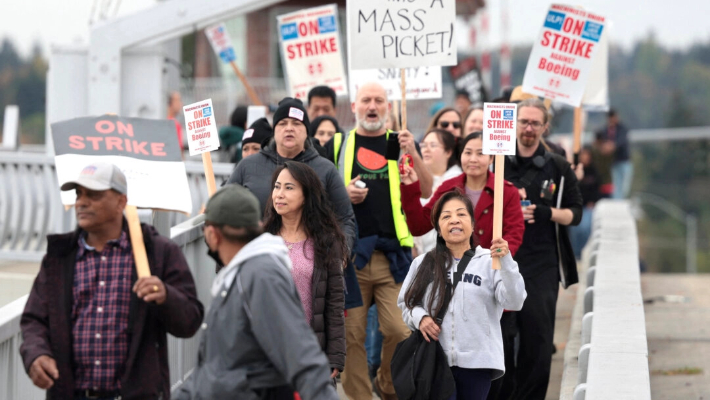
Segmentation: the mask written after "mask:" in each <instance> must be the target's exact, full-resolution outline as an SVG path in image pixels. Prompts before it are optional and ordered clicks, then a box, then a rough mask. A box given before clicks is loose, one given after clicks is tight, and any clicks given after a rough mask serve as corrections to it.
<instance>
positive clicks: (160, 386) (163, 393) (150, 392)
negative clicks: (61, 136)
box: [20, 163, 204, 399]
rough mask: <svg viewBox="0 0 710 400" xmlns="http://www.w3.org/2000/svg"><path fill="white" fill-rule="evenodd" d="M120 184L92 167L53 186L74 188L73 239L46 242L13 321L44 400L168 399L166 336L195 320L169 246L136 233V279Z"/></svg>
mask: <svg viewBox="0 0 710 400" xmlns="http://www.w3.org/2000/svg"><path fill="white" fill-rule="evenodd" d="M126 186H127V185H126V177H125V176H124V175H123V173H122V172H121V171H120V170H119V169H118V168H117V167H115V166H113V165H111V164H105V163H95V164H92V165H89V166H87V167H86V168H84V170H83V171H82V172H81V174H80V175H79V178H78V179H76V180H75V181H72V182H67V183H65V184H64V185H62V190H74V189H75V190H76V204H75V210H76V219H77V222H78V225H79V228H78V229H77V230H76V231H75V232H72V233H68V234H63V235H52V236H50V237H49V238H48V245H47V255H46V256H45V258H44V260H43V261H42V267H41V269H40V273H39V275H38V276H37V278H36V280H35V283H34V285H33V287H32V291H31V293H30V297H29V299H28V301H27V305H26V306H25V311H24V313H23V315H22V320H21V326H22V334H23V338H24V343H23V344H22V347H21V349H20V352H21V354H22V357H23V360H24V363H25V368H26V369H27V372H28V374H29V376H30V378H31V379H32V382H33V383H34V384H35V385H36V386H38V387H40V388H42V389H47V390H48V392H47V394H48V398H51V399H54V398H56V399H71V398H73V399H117V398H121V399H138V398H140V399H160V398H162V399H168V398H169V397H170V381H169V371H168V360H167V337H166V333H171V334H172V335H174V336H178V337H190V336H192V335H193V334H194V333H195V332H196V331H197V329H198V328H199V326H200V323H201V322H202V317H203V313H204V310H203V307H202V304H200V302H199V301H198V300H197V295H196V292H195V284H194V281H193V279H192V275H191V274H190V271H189V269H188V267H187V263H186V261H185V258H184V257H183V255H182V252H181V251H180V249H179V248H178V246H177V245H175V244H174V243H172V242H170V241H169V240H168V239H166V238H163V237H160V236H159V235H158V234H157V232H156V231H155V229H153V227H151V226H149V225H143V226H142V230H143V237H144V242H145V246H146V251H147V253H148V259H149V264H150V270H151V274H152V275H151V276H149V277H144V278H141V279H137V276H136V272H135V268H134V262H133V253H132V248H131V243H130V239H129V236H128V229H127V225H126V221H125V219H124V218H123V209H124V208H125V206H126V201H127V197H126V193H127V187H126Z"/></svg>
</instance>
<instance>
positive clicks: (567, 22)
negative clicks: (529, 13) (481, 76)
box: [523, 4, 606, 107]
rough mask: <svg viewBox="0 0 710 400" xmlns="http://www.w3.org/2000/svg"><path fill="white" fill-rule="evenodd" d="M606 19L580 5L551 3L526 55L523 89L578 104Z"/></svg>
mask: <svg viewBox="0 0 710 400" xmlns="http://www.w3.org/2000/svg"><path fill="white" fill-rule="evenodd" d="M605 23H606V20H605V18H604V17H602V16H600V15H597V14H593V13H590V12H587V11H584V10H582V9H580V8H576V7H570V6H566V5H561V4H553V5H551V6H550V10H549V11H548V13H547V16H546V17H545V22H544V24H543V27H542V30H541V31H540V35H539V37H538V40H537V41H536V42H535V45H534V46H533V49H532V52H531V53H530V59H528V65H527V67H526V69H525V77H524V78H523V91H524V92H526V93H531V94H534V95H537V96H542V97H545V98H548V99H552V100H558V101H561V102H563V103H565V104H569V105H571V106H573V107H579V105H580V103H581V101H582V96H583V95H584V90H585V87H586V84H587V77H588V76H589V73H590V70H591V68H592V65H593V63H592V60H593V59H594V57H595V55H596V54H597V53H598V51H597V49H598V47H599V41H600V40H601V37H602V34H603V32H604V26H605Z"/></svg>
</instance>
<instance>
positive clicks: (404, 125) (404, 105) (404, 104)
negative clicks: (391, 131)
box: [399, 68, 407, 130]
mask: <svg viewBox="0 0 710 400" xmlns="http://www.w3.org/2000/svg"><path fill="white" fill-rule="evenodd" d="M404 71H405V69H404V68H400V69H399V74H400V75H401V76H402V130H407V78H406V77H405V76H404Z"/></svg>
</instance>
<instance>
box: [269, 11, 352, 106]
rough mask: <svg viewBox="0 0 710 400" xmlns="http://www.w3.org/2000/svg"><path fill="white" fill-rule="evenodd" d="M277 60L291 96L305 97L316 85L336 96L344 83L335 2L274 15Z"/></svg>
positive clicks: (343, 90)
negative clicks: (276, 28) (277, 34)
mask: <svg viewBox="0 0 710 400" xmlns="http://www.w3.org/2000/svg"><path fill="white" fill-rule="evenodd" d="M276 20H277V22H278V30H279V42H280V44H281V60H282V62H283V68H284V71H285V75H286V79H287V81H288V88H289V92H290V94H291V96H292V97H295V98H301V99H302V98H305V97H307V96H308V92H309V91H310V90H311V89H312V88H313V87H314V86H319V85H325V86H329V87H330V88H332V89H333V90H334V91H335V94H336V95H337V96H341V95H347V94H348V86H347V82H346V78H345V67H344V65H343V53H342V51H341V48H342V47H341V42H340V29H339V28H338V6H337V5H335V4H331V5H326V6H322V7H315V8H309V9H306V10H300V11H296V12H293V13H289V14H284V15H279V16H278V17H276Z"/></svg>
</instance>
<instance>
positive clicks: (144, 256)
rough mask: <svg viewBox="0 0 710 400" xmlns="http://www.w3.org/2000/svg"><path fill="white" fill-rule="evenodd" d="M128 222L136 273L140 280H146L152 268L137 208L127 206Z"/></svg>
mask: <svg viewBox="0 0 710 400" xmlns="http://www.w3.org/2000/svg"><path fill="white" fill-rule="evenodd" d="M126 220H127V221H128V233H129V234H130V236H131V248H133V259H134V260H135V263H136V272H137V273H138V278H145V277H147V276H150V267H149V266H148V253H146V251H145V242H144V241H143V230H141V221H140V219H138V209H137V208H136V206H131V205H127V206H126Z"/></svg>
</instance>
